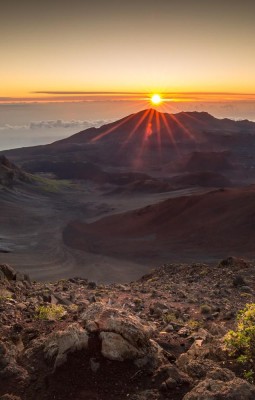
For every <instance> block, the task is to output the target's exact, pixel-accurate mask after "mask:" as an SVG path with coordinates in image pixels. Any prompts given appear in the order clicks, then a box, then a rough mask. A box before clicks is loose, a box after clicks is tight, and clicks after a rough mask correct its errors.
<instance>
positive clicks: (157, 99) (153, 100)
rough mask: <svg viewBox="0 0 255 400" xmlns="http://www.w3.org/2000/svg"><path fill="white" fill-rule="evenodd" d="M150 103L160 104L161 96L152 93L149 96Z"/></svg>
mask: <svg viewBox="0 0 255 400" xmlns="http://www.w3.org/2000/svg"><path fill="white" fill-rule="evenodd" d="M150 100H151V103H152V104H154V105H155V106H158V105H159V104H161V103H162V101H163V100H162V98H161V96H160V95H159V94H153V95H152V96H151V99H150Z"/></svg>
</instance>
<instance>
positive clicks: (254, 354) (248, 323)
mask: <svg viewBox="0 0 255 400" xmlns="http://www.w3.org/2000/svg"><path fill="white" fill-rule="evenodd" d="M224 340H225V344H226V347H227V350H228V352H229V354H230V355H231V356H233V357H234V358H235V359H236V361H237V362H238V363H239V364H241V365H242V366H243V368H244V373H243V375H244V377H245V378H246V379H247V380H248V381H250V382H252V383H253V381H254V373H255V303H251V304H246V306H245V308H244V309H243V310H241V311H239V313H238V315H237V327H236V330H231V331H229V332H228V333H227V334H226V335H225V338H224Z"/></svg>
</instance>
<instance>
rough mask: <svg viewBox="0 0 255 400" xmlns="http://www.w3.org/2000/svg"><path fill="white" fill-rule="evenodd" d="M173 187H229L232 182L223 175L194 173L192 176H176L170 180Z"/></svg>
mask: <svg viewBox="0 0 255 400" xmlns="http://www.w3.org/2000/svg"><path fill="white" fill-rule="evenodd" d="M170 182H171V184H172V185H173V186H174V187H189V186H202V187H211V188H213V187H229V186H232V182H231V181H230V180H229V179H228V178H226V177H225V176H224V175H222V174H219V173H217V172H210V171H208V172H195V173H193V174H185V175H177V176H174V177H172V178H171V180H170Z"/></svg>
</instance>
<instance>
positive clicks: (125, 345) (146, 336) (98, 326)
mask: <svg viewBox="0 0 255 400" xmlns="http://www.w3.org/2000/svg"><path fill="white" fill-rule="evenodd" d="M81 318H82V321H83V324H84V326H85V328H86V329H87V331H88V333H89V334H96V335H98V336H99V338H100V339H101V341H102V350H101V352H102V355H103V356H104V357H106V358H108V359H110V360H118V361H125V360H134V362H135V364H136V365H137V366H138V367H139V368H142V367H144V366H145V365H146V366H147V367H148V366H150V367H151V368H154V367H156V366H157V365H158V364H159V363H160V362H161V361H162V357H163V356H162V350H161V348H160V347H159V346H158V344H157V343H156V342H154V341H153V340H151V339H150V337H151V335H152V333H153V332H154V328H153V326H152V325H149V324H147V323H145V322H144V321H142V320H141V319H140V318H139V317H137V316H135V315H132V314H131V313H130V312H127V311H125V310H123V309H117V308H112V307H108V306H105V305H103V304H102V303H95V304H92V305H90V306H89V307H88V309H87V310H86V311H85V312H84V313H83V314H82V316H81Z"/></svg>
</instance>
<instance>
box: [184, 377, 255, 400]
mask: <svg viewBox="0 0 255 400" xmlns="http://www.w3.org/2000/svg"><path fill="white" fill-rule="evenodd" d="M254 399H255V387H254V386H253V385H251V384H249V383H248V382H246V381H244V380H243V379H239V378H235V379H233V380H231V381H228V382H224V381H219V380H214V379H205V380H204V381H202V382H200V383H199V384H198V385H197V386H195V387H194V389H193V390H192V391H191V392H189V393H187V394H186V395H185V396H184V398H183V400H254Z"/></svg>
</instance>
